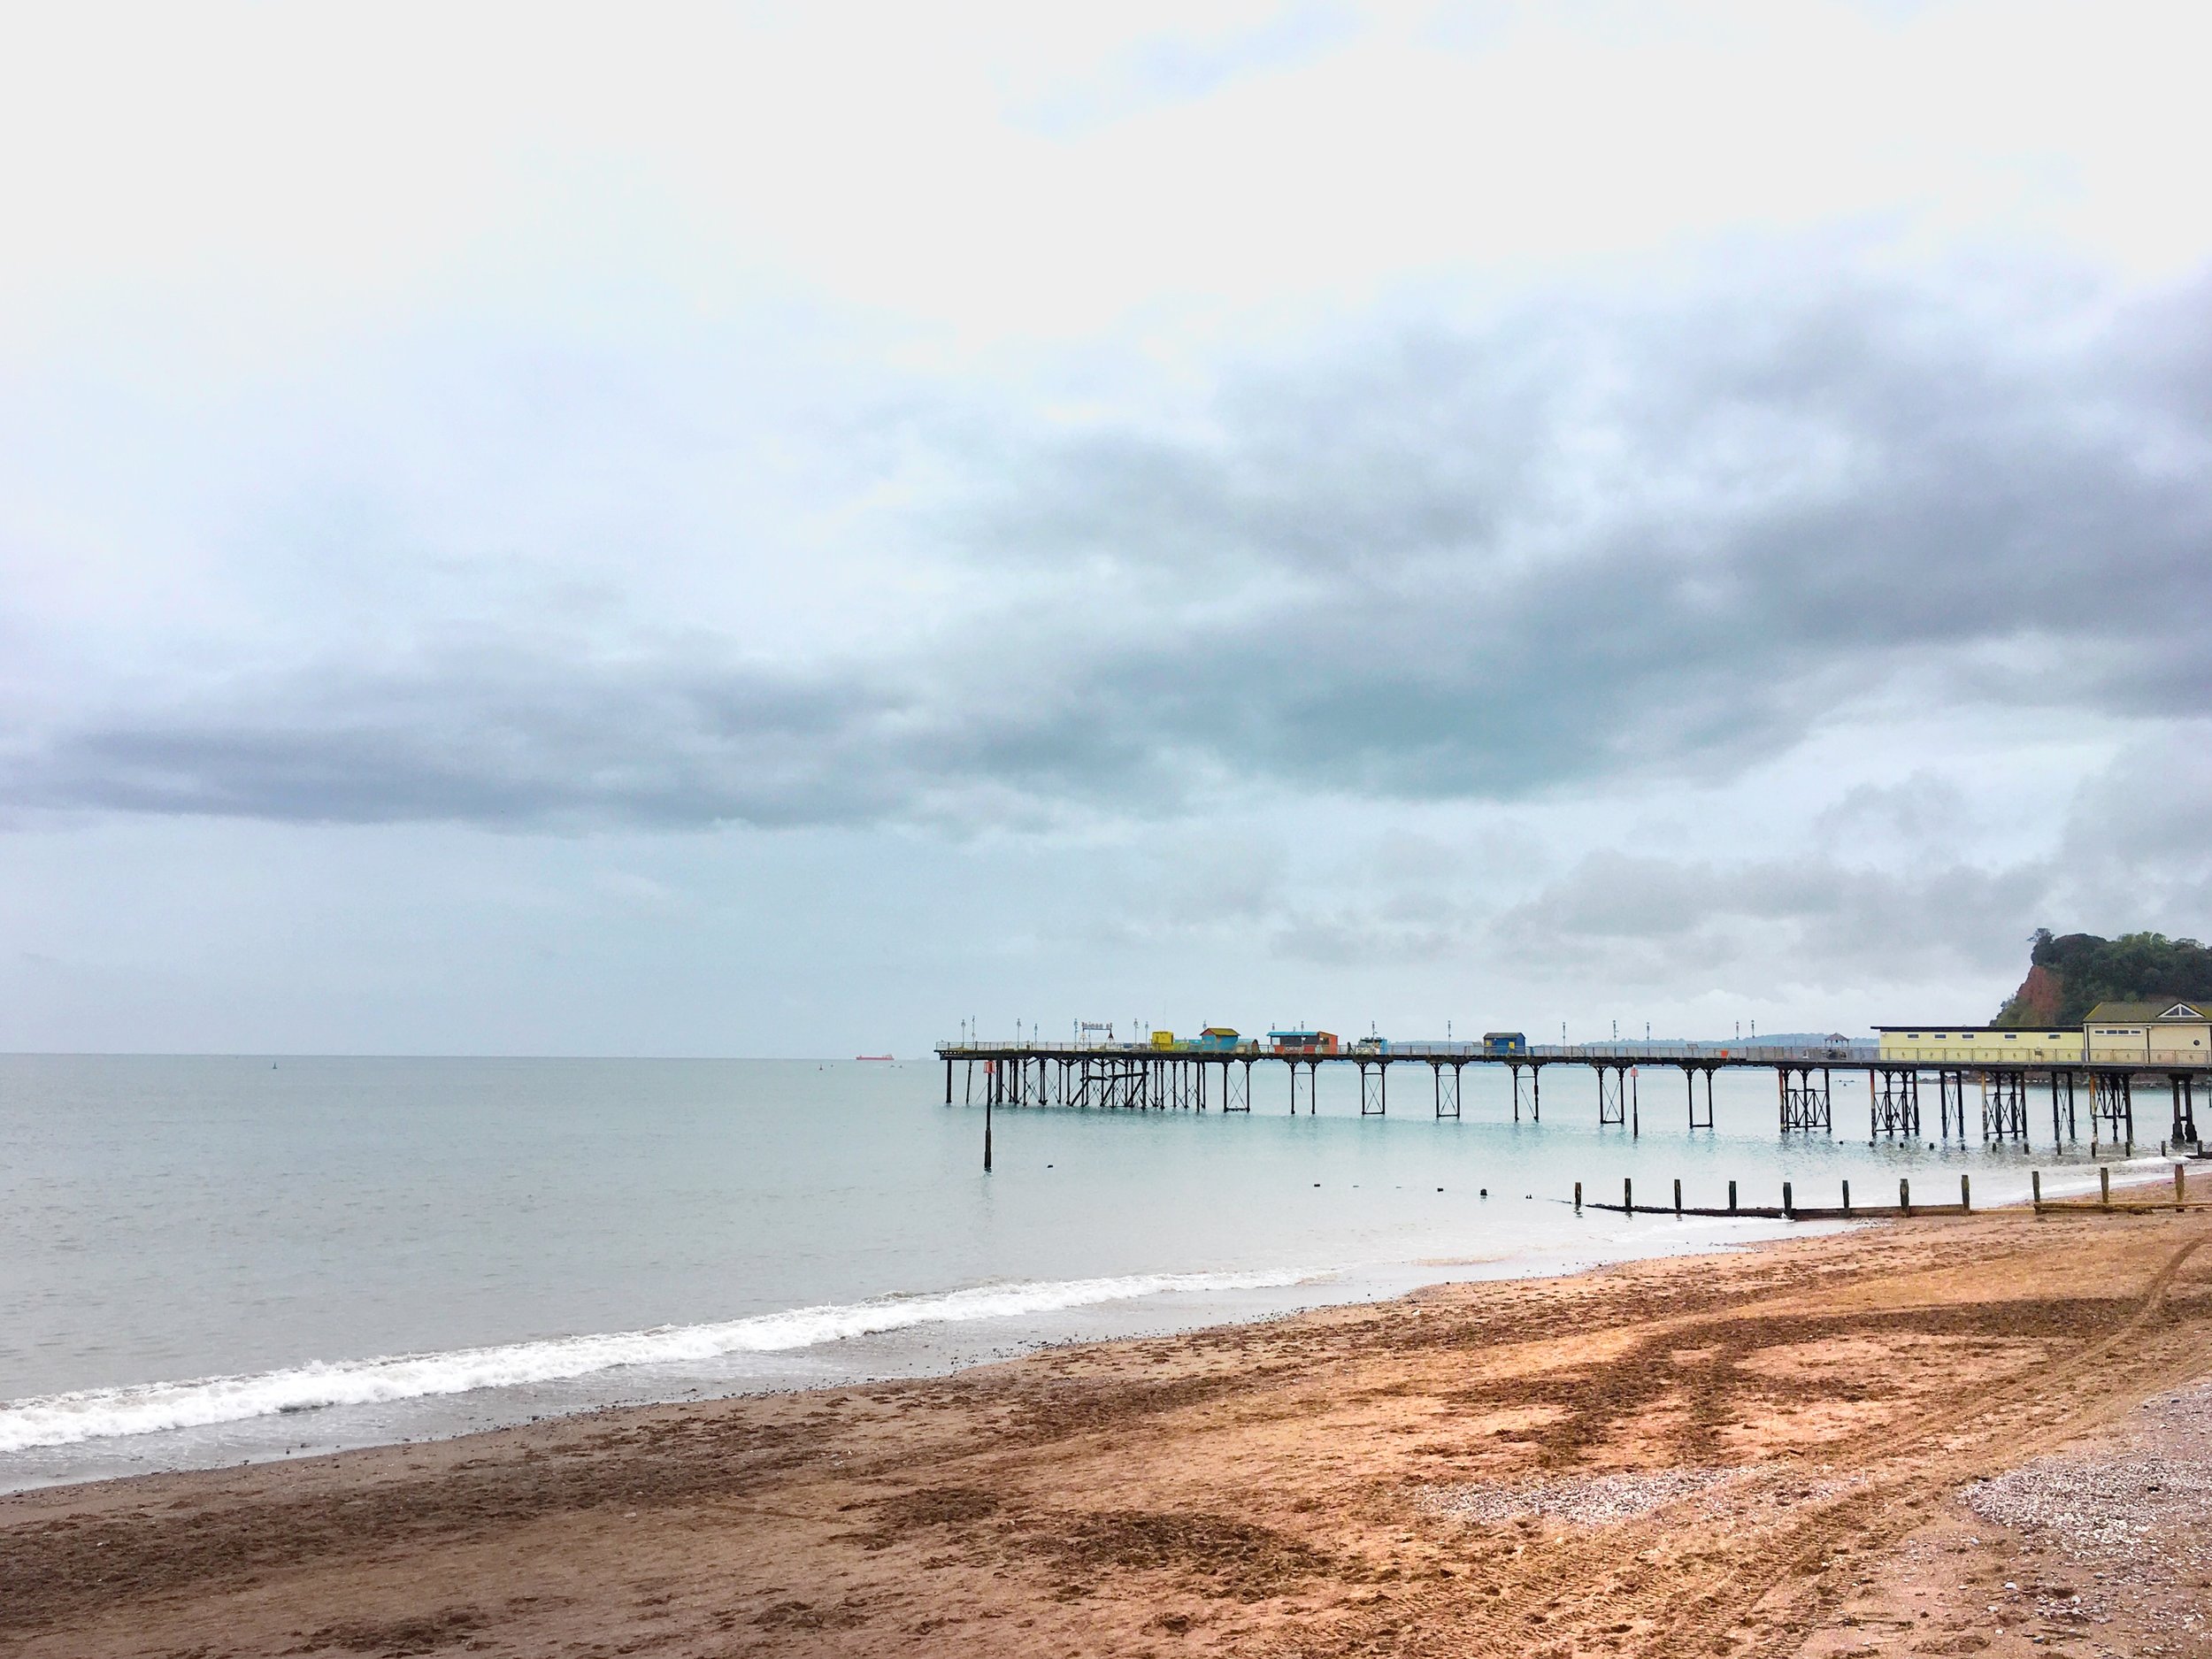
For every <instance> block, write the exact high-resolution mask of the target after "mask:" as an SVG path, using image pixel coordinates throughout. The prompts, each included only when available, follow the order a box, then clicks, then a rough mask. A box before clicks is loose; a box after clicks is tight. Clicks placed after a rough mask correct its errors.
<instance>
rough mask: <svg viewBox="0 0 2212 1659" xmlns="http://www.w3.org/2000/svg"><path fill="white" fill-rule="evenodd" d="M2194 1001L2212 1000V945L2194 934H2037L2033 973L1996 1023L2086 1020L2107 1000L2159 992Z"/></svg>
mask: <svg viewBox="0 0 2212 1659" xmlns="http://www.w3.org/2000/svg"><path fill="white" fill-rule="evenodd" d="M2167 996H2171V997H2183V998H2186V999H2188V1000H2189V1001H2191V1002H2196V1001H2198V1000H2200V999H2202V998H2207V997H2212V949H2206V948H2205V947H2204V946H2202V945H2200V944H2199V943H2198V942H2197V941H2195V940H2193V939H2169V938H2167V937H2166V936H2165V934H2163V933H2123V934H2122V935H2121V936H2120V937H2119V938H2117V939H2100V938H2099V937H2098V936H2097V935H2096V934H2094V933H2066V934H2062V935H2054V934H2053V933H2052V932H2051V930H2050V929H2049V928H2047V927H2039V928H2038V929H2037V930H2036V933H2035V945H2034V949H2032V950H2031V951H2030V952H2029V956H2028V974H2027V978H2025V979H2023V980H2021V981H2020V988H2019V989H2018V990H2016V991H2015V992H2014V993H2013V994H2012V995H2011V996H2010V997H2008V999H2006V1002H2005V1005H2004V1006H2003V1007H2002V1008H2001V1009H1999V1010H1997V1018H1996V1022H1995V1023H1996V1024H1998V1025H2009V1026H2014V1027H2024V1026H2028V1025H2049V1026H2051V1027H2052V1028H2053V1029H2062V1028H2063V1027H2065V1026H2068V1025H2080V1024H2081V1023H2082V1022H2083V1021H2084V1020H2085V1019H2086V1018H2089V1010H2091V1009H2093V1008H2094V1007H2095V1006H2096V1005H2097V1004H2098V1003H2100V1002H2136V1001H2142V1000H2147V999H2150V998H2154V997H2167Z"/></svg>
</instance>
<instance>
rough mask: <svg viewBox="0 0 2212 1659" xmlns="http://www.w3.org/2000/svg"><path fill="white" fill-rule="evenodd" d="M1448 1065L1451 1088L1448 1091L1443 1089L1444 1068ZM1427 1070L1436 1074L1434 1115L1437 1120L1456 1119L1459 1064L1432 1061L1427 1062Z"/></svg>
mask: <svg viewBox="0 0 2212 1659" xmlns="http://www.w3.org/2000/svg"><path fill="white" fill-rule="evenodd" d="M1447 1065H1449V1066H1450V1067H1451V1068H1452V1086H1451V1087H1450V1088H1449V1089H1446V1088H1445V1087H1444V1068H1445V1066H1447ZM1429 1069H1430V1070H1431V1071H1433V1072H1434V1073H1435V1074H1436V1075H1435V1083H1436V1115H1437V1116H1438V1117H1439V1118H1456V1117H1458V1116H1459V1073H1460V1066H1459V1063H1458V1062H1457V1061H1445V1060H1432V1061H1430V1062H1429Z"/></svg>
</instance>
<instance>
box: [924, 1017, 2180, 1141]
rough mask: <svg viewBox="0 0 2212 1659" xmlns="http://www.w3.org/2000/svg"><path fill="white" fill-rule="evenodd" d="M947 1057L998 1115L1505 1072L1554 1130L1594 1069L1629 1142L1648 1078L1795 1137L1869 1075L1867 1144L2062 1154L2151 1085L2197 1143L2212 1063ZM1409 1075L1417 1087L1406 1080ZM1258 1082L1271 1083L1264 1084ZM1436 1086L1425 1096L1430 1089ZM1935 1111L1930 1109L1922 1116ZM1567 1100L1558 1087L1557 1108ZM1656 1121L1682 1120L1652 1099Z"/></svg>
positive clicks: (1084, 1053) (1239, 1051)
mask: <svg viewBox="0 0 2212 1659" xmlns="http://www.w3.org/2000/svg"><path fill="white" fill-rule="evenodd" d="M936 1053H937V1056H938V1057H939V1058H940V1059H941V1060H942V1061H943V1062H944V1064H945V1103H946V1104H947V1105H951V1104H953V1103H954V1101H955V1093H956V1085H958V1086H959V1087H958V1098H959V1099H960V1100H961V1101H962V1102H965V1103H968V1104H977V1103H980V1104H982V1105H984V1106H985V1107H987V1108H988V1107H991V1106H1015V1107H1020V1106H1065V1107H1075V1108H1089V1107H1097V1108H1100V1109H1102V1110H1119V1111H1198V1112H1202V1111H1205V1110H1209V1109H1211V1110H1217V1111H1223V1112H1249V1111H1250V1110H1252V1109H1253V1103H1254V1102H1255V1101H1256V1099H1258V1098H1259V1097H1260V1096H1261V1095H1262V1094H1271V1093H1274V1092H1275V1091H1276V1089H1277V1088H1278V1087H1279V1086H1281V1087H1282V1092H1281V1093H1280V1094H1277V1095H1276V1098H1279V1099H1283V1100H1286V1103H1287V1107H1288V1110H1290V1112H1292V1113H1293V1114H1295V1113H1296V1112H1297V1110H1299V1104H1300V1102H1301V1101H1303V1102H1304V1104H1305V1108H1306V1110H1308V1111H1309V1112H1311V1111H1312V1110H1314V1095H1315V1086H1316V1083H1317V1080H1318V1078H1319V1075H1320V1070H1321V1068H1322V1067H1323V1066H1348V1067H1351V1068H1352V1069H1353V1070H1355V1071H1357V1072H1358V1074H1359V1102H1360V1116H1362V1117H1363V1118H1379V1117H1382V1116H1385V1115H1386V1114H1387V1113H1388V1111H1389V1110H1390V1092H1391V1091H1390V1074H1391V1071H1392V1068H1394V1067H1395V1068H1398V1069H1399V1071H1400V1078H1401V1080H1400V1085H1399V1096H1400V1099H1401V1101H1403V1100H1404V1098H1405V1089H1406V1085H1407V1083H1408V1082H1409V1081H1410V1082H1411V1083H1412V1084H1413V1086H1414V1088H1415V1102H1416V1103H1415V1106H1414V1110H1423V1109H1426V1110H1429V1111H1431V1112H1432V1113H1433V1114H1434V1115H1435V1116H1436V1117H1438V1118H1457V1117H1458V1116H1459V1115H1460V1092H1461V1088H1460V1086H1461V1083H1462V1081H1463V1077H1464V1074H1465V1071H1466V1069H1467V1068H1468V1067H1469V1066H1502V1067H1503V1068H1504V1069H1505V1070H1506V1071H1508V1072H1509V1073H1510V1076H1511V1084H1512V1110H1513V1121H1514V1122H1515V1123H1519V1122H1520V1121H1521V1120H1522V1115H1523V1113H1524V1112H1525V1113H1526V1114H1527V1117H1528V1120H1529V1121H1530V1122H1532V1123H1541V1122H1542V1121H1543V1107H1544V1101H1543V1079H1544V1072H1545V1071H1546V1070H1548V1069H1551V1070H1556V1069H1557V1068H1560V1067H1567V1068H1569V1069H1571V1070H1573V1071H1582V1072H1586V1073H1588V1074H1589V1075H1590V1077H1591V1079H1593V1081H1594V1088H1593V1089H1592V1090H1591V1092H1590V1093H1589V1094H1585V1095H1584V1096H1583V1098H1584V1099H1585V1100H1592V1101H1594V1104H1595V1106H1596V1109H1597V1121H1598V1124H1599V1126H1600V1127H1614V1126H1617V1127H1620V1128H1622V1129H1624V1130H1626V1131H1627V1132H1628V1133H1629V1134H1630V1135H1631V1136H1637V1135H1640V1134H1641V1133H1642V1131H1643V1102H1642V1098H1641V1094H1642V1085H1643V1083H1644V1082H1646V1081H1654V1080H1655V1079H1645V1078H1644V1077H1643V1076H1642V1072H1643V1071H1646V1070H1656V1071H1675V1072H1678V1074H1679V1075H1680V1078H1681V1080H1682V1087H1683V1093H1682V1094H1680V1095H1672V1094H1671V1089H1670V1090H1669V1091H1668V1092H1667V1097H1668V1098H1671V1099H1672V1100H1673V1101H1675V1102H1677V1105H1678V1108H1679V1109H1680V1110H1682V1111H1683V1113H1684V1117H1683V1118H1682V1119H1681V1120H1679V1121H1681V1122H1682V1123H1683V1124H1684V1125H1685V1126H1686V1128H1688V1129H1691V1130H1697V1129H1710V1128H1711V1127H1712V1126H1713V1079H1714V1077H1715V1075H1716V1074H1717V1073H1719V1072H1722V1071H1772V1072H1773V1074H1774V1080H1775V1105H1776V1116H1777V1121H1778V1127H1779V1129H1780V1132H1781V1133H1784V1134H1786V1135H1788V1134H1832V1133H1835V1129H1836V1120H1835V1080H1836V1076H1837V1073H1839V1072H1842V1073H1846V1074H1855V1073H1863V1075H1864V1077H1865V1079H1866V1088H1867V1138H1868V1139H1869V1140H1870V1141H1880V1140H1885V1139H1905V1140H1918V1139H1921V1138H1923V1137H1924V1135H1925V1134H1926V1133H1927V1129H1926V1125H1927V1123H1928V1121H1929V1119H1930V1118H1931V1117H1932V1119H1933V1121H1934V1124H1935V1133H1936V1136H1937V1138H1939V1139H1941V1140H1946V1141H1948V1140H1951V1139H1954V1138H1955V1139H1957V1140H1960V1141H1966V1140H1970V1139H1973V1138H1976V1136H1977V1135H1978V1138H1980V1139H1982V1140H1984V1141H2017V1142H2019V1143H2021V1144H2023V1145H2024V1144H2025V1143H2026V1142H2027V1141H2028V1138H2029V1127H2030V1125H2031V1122H2032V1120H2033V1119H2034V1118H2036V1117H2038V1116H2039V1113H2040V1108H2041V1107H2042V1106H2043V1105H2044V1104H2046V1103H2047V1105H2048V1107H2049V1109H2050V1115H2051V1140H2052V1142H2053V1144H2055V1145H2056V1144H2062V1143H2064V1142H2066V1141H2078V1140H2079V1139H2080V1138H2081V1130H2082V1126H2083V1124H2082V1120H2083V1119H2084V1118H2087V1120H2088V1123H2087V1127H2088V1130H2089V1140H2090V1141H2091V1143H2092V1144H2093V1145H2097V1144H2103V1143H2106V1142H2110V1143H2114V1144H2120V1145H2125V1146H2130V1147H2131V1146H2132V1145H2133V1144H2134V1142H2135V1139H2136V1125H2135V1090H2136V1087H2137V1084H2138V1083H2139V1081H2141V1080H2143V1079H2150V1080H2151V1081H2153V1082H2154V1083H2163V1084H2165V1085H2166V1086H2167V1087H2168V1089H2169V1091H2170V1100H2171V1106H2172V1111H2171V1118H2172V1121H2171V1124H2170V1126H2169V1132H2168V1134H2167V1137H2166V1138H2167V1141H2168V1142H2169V1144H2170V1145H2171V1146H2174V1147H2193V1146H2195V1145H2197V1144H2198V1136H2197V1125H2196V1103H2195V1097H2196V1084H2197V1083H2198V1082H2199V1081H2200V1080H2202V1079H2206V1078H2207V1076H2208V1072H2212V1064H2206V1063H2198V1064H2191V1063H2187V1062H2184V1061H2181V1060H2178V1059H2176V1060H2166V1059H2162V1060H2159V1061H2158V1062H2156V1063H2155V1064H2145V1063H2138V1062H2131V1061H2124V1060H2108V1059H2098V1060H2089V1059H2083V1060H2079V1061H2060V1060H2055V1059H2051V1058H2048V1057H2043V1056H2038V1057H2035V1058H2032V1059H2022V1060H2019V1061H2005V1060H1997V1059H1992V1060H1975V1061H1972V1062H1970V1063H1958V1064H1930V1063H1928V1062H1926V1061H1916V1060H1901V1059H1884V1058H1883V1057H1882V1056H1881V1055H1880V1053H1879V1050H1878V1046H1877V1045H1876V1044H1874V1043H1870V1042H1847V1043H1835V1044H1829V1045H1824V1046H1820V1047H1808V1048H1796V1047H1793V1048H1782V1047H1771V1046H1768V1047H1762V1046H1758V1045H1755V1044H1750V1045H1737V1044H1733V1043H1731V1044H1728V1045H1726V1046H1720V1045H1706V1044H1699V1043H1678V1044H1668V1043H1638V1044H1617V1045H1612V1044H1587V1045H1585V1044H1577V1045H1572V1046H1567V1045H1559V1046H1552V1045H1541V1044H1539V1045H1530V1046H1527V1047H1525V1048H1520V1049H1517V1050H1516V1051H1514V1052H1511V1053H1502V1052H1498V1051H1496V1050H1494V1049H1490V1048H1486V1047H1485V1046H1484V1045H1483V1044H1481V1043H1479V1042H1472V1041H1463V1042H1389V1043H1379V1042H1361V1043H1355V1044H1353V1045H1351V1046H1350V1047H1348V1048H1342V1049H1340V1050H1335V1051H1323V1050H1318V1049H1315V1048H1294V1047H1271V1046H1267V1045H1263V1044H1261V1043H1258V1042H1255V1041H1240V1042H1237V1043H1234V1044H1227V1045H1219V1046H1211V1047H1208V1046H1202V1045H1200V1044H1197V1043H1191V1044H1182V1043H1178V1044H1173V1045H1160V1044H1145V1043H1113V1042H1106V1043H1096V1044H1092V1043H1054V1042H973V1041H962V1042H946V1043H941V1044H939V1045H938V1047H937V1049H936ZM1277 1065H1279V1066H1281V1067H1282V1068H1283V1077H1282V1079H1279V1080H1278V1081H1276V1082H1271V1081H1269V1080H1268V1079H1267V1073H1266V1071H1265V1068H1268V1067H1271V1066H1277ZM1408 1071H1410V1077H1408V1075H1407V1073H1408ZM1256 1072H1257V1073H1258V1075H1256ZM1422 1083H1426V1084H1427V1085H1428V1087H1427V1088H1426V1089H1422V1088H1420V1087H1419V1085H1420V1084H1422ZM1924 1097H1928V1098H1927V1099H1926V1101H1925V1104H1926V1105H1928V1106H1932V1108H1933V1110H1932V1113H1930V1112H1928V1111H1926V1110H1924ZM1560 1103H1561V1094H1560V1089H1559V1080H1558V1079H1555V1082H1554V1086H1553V1106H1554V1110H1557V1109H1558V1107H1559V1105H1560ZM1653 1107H1654V1110H1655V1112H1659V1111H1665V1112H1667V1113H1669V1114H1670V1115H1671V1112H1672V1111H1673V1110H1676V1109H1677V1108H1676V1107H1671V1106H1664V1105H1663V1102H1662V1098H1661V1094H1660V1092H1659V1091H1657V1090H1655V1092H1654V1102H1653Z"/></svg>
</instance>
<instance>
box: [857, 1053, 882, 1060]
mask: <svg viewBox="0 0 2212 1659" xmlns="http://www.w3.org/2000/svg"><path fill="white" fill-rule="evenodd" d="M853 1058H854V1059H856V1060H888V1059H889V1058H891V1056H889V1055H887V1054H856V1055H855V1056H853Z"/></svg>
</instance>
